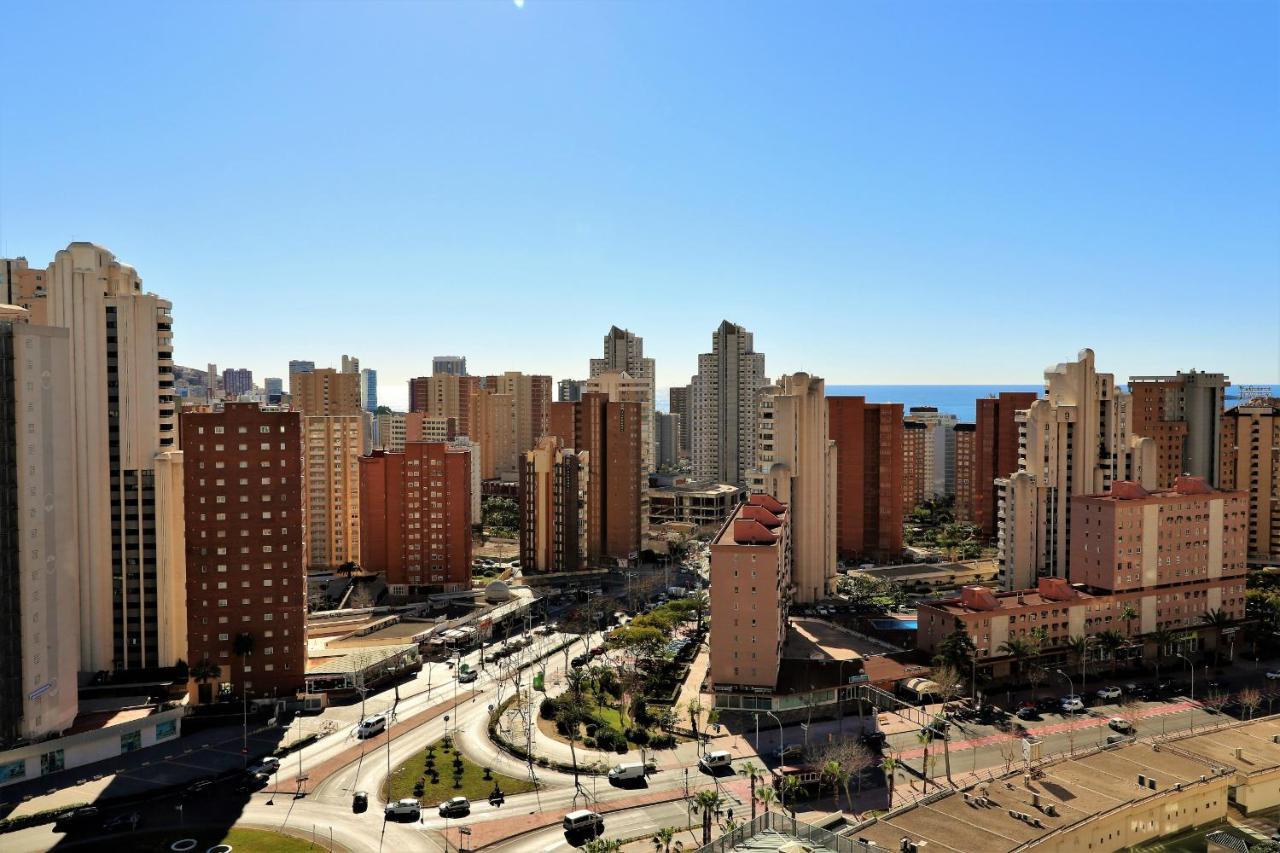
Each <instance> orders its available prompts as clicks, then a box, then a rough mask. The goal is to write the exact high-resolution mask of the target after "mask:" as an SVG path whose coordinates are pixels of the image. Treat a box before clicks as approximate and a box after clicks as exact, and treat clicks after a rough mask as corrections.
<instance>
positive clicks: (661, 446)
mask: <svg viewBox="0 0 1280 853" xmlns="http://www.w3.org/2000/svg"><path fill="white" fill-rule="evenodd" d="M654 426H655V427H656V428H657V430H658V459H657V464H658V469H663V468H665V469H668V470H670V469H672V468H675V467H676V466H677V465H679V464H680V436H681V434H682V433H683V432H684V424H682V423H681V422H680V416H679V415H677V414H672V413H671V412H658V413H657V415H656V417H655V419H654ZM646 479H647V478H646Z"/></svg>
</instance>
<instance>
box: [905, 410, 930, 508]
mask: <svg viewBox="0 0 1280 853" xmlns="http://www.w3.org/2000/svg"><path fill="white" fill-rule="evenodd" d="M928 446H929V428H928V427H927V426H925V425H924V424H922V423H920V422H919V421H903V423H902V514H903V516H904V517H905V516H908V515H910V514H911V511H912V510H913V509H915V508H916V507H918V506H920V504H922V503H924V499H925V498H927V497H928V496H929V466H928V464H927V462H926V458H925V454H927V453H928Z"/></svg>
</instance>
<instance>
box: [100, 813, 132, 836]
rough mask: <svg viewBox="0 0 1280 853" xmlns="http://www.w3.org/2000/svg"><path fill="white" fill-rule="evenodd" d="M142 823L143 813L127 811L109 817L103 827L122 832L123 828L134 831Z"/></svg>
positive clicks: (109, 830)
mask: <svg viewBox="0 0 1280 853" xmlns="http://www.w3.org/2000/svg"><path fill="white" fill-rule="evenodd" d="M141 824H142V815H141V814H139V813H138V812H126V813H124V814H118V815H116V816H115V817H113V818H110V819H108V820H107V821H105V822H104V823H103V824H102V828H103V829H104V830H106V831H107V832H120V831H121V830H125V829H127V830H129V831H130V832H132V831H133V830H135V829H137V828H138V827H139V826H140V825H141Z"/></svg>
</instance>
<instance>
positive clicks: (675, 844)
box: [653, 826, 684, 853]
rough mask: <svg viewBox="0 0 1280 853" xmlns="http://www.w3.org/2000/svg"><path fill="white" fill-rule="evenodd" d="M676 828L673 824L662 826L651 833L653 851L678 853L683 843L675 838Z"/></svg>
mask: <svg viewBox="0 0 1280 853" xmlns="http://www.w3.org/2000/svg"><path fill="white" fill-rule="evenodd" d="M676 832H678V830H677V829H676V828H675V827H674V826H664V827H662V828H661V829H659V830H658V831H657V832H655V833H654V834H653V849H654V853H680V851H681V850H683V849H684V843H683V842H680V841H677V840H676Z"/></svg>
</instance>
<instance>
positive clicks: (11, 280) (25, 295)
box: [0, 258, 49, 326]
mask: <svg viewBox="0 0 1280 853" xmlns="http://www.w3.org/2000/svg"><path fill="white" fill-rule="evenodd" d="M0 296H2V297H3V299H4V304H5V305H15V306H17V307H19V308H24V309H26V311H27V322H29V323H31V324H32V325H35V326H45V325H48V322H49V287H48V270H43V269H32V268H31V267H30V266H29V265H28V264H27V259H26V258H0Z"/></svg>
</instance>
